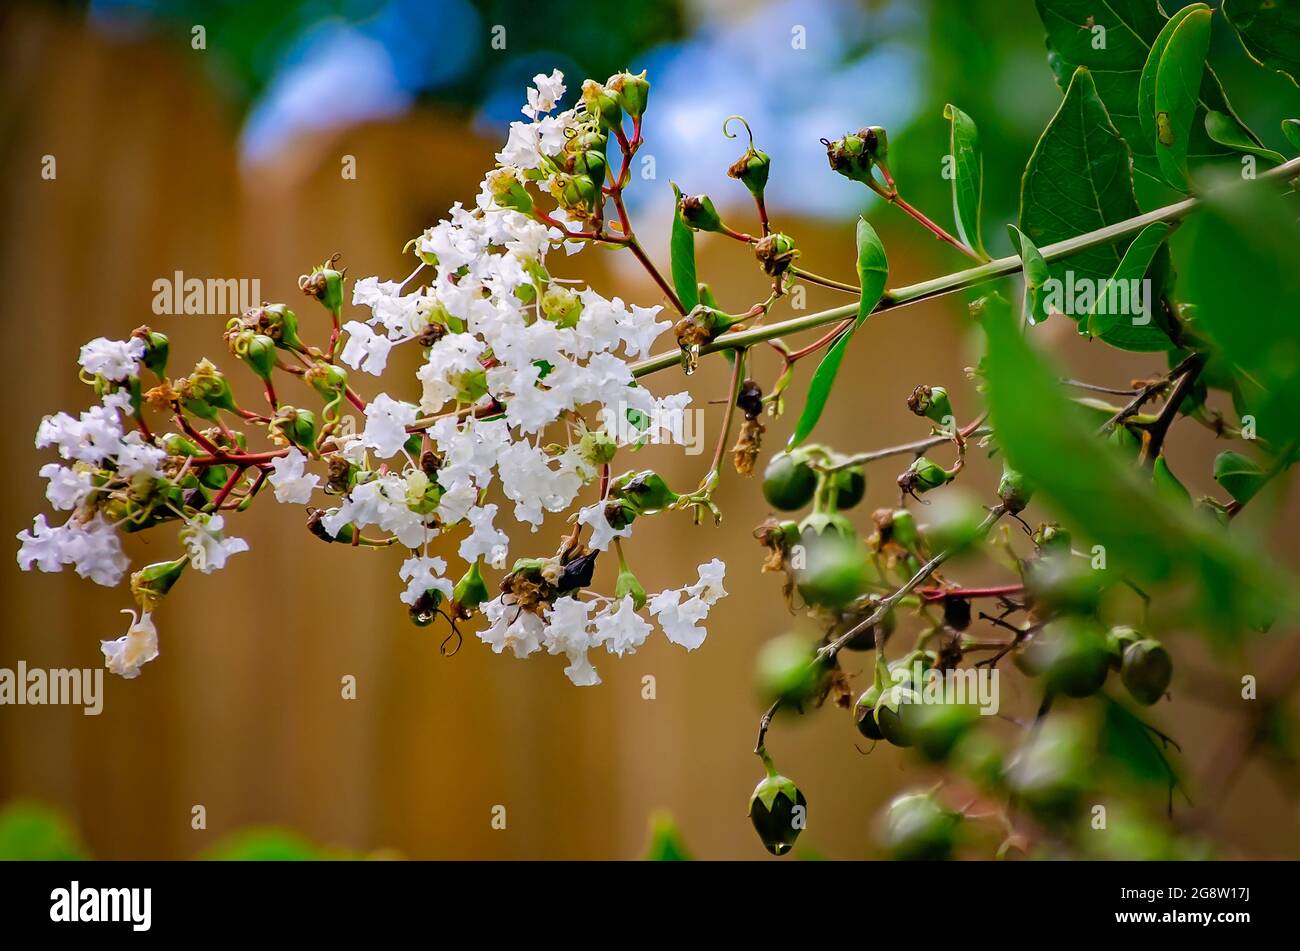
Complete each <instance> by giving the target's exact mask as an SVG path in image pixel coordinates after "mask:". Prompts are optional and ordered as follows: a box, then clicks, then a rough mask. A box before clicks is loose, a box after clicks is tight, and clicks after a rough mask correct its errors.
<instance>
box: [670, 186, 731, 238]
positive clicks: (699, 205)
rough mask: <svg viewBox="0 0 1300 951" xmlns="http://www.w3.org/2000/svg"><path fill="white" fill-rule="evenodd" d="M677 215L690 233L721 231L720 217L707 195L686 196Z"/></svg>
mask: <svg viewBox="0 0 1300 951" xmlns="http://www.w3.org/2000/svg"><path fill="white" fill-rule="evenodd" d="M678 214H680V215H681V218H682V221H684V222H686V225H687V227H689V228H690V229H691V230H692V231H715V232H717V231H722V217H721V216H720V215H719V214H718V209H717V208H715V207H713V200H712V199H711V198H709V196H708V195H686V196H685V197H683V198H682V203H681V207H680V209H679V211H678Z"/></svg>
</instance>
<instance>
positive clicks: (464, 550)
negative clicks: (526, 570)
mask: <svg viewBox="0 0 1300 951" xmlns="http://www.w3.org/2000/svg"><path fill="white" fill-rule="evenodd" d="M496 514H497V506H496V503H495V502H493V503H492V504H491V505H483V506H479V507H477V508H472V509H470V510H469V513H468V514H467V516H466V517H467V518H468V520H469V524H470V528H471V534H470V535H469V537H468V538H466V539H465V540H464V541H462V542H461V543H460V549H459V551H458V552H457V553H458V554H459V555H460V557H461V558H463V559H464V560H465V561H466V562H468V563H470V564H472V563H473V562H475V561H477V560H478V559H480V558H484V559H486V560H487V562H488V564H491V565H496V566H503V565H504V564H505V560H506V554H507V552H508V551H509V549H510V538H509V537H508V536H507V535H506V533H505V532H503V531H501V530H500V529H498V528H496V527H495V526H494V525H493V524H492V521H493V520H494V519H495V518H496Z"/></svg>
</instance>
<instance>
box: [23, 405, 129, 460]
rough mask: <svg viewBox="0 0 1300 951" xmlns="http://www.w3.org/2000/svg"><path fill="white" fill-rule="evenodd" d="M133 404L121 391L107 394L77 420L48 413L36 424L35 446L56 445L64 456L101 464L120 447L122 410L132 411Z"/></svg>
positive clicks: (63, 414)
mask: <svg viewBox="0 0 1300 951" xmlns="http://www.w3.org/2000/svg"><path fill="white" fill-rule="evenodd" d="M124 402H125V404H126V405H125V407H123V405H122V404H123V403H124ZM130 405H131V397H130V395H129V394H126V393H123V392H120V391H119V392H117V393H112V394H109V395H108V396H105V397H104V400H103V402H102V403H101V404H100V405H98V406H92V407H90V408H89V409H88V410H86V411H85V412H84V413H82V414H81V416H80V418H78V419H73V418H72V417H71V416H69V415H68V414H67V413H55V414H54V415H53V416H46V417H45V418H44V419H42V420H41V422H40V425H39V426H37V427H36V448H37V449H45V448H46V447H49V446H54V447H55V448H57V449H58V450H59V455H60V456H62V457H63V458H64V459H69V460H76V461H80V462H89V463H92V464H94V465H101V464H103V462H104V461H105V460H106V459H110V458H112V457H113V456H115V455H116V454H117V453H118V451H119V450H120V448H121V444H122V432H123V430H122V417H121V415H120V412H119V410H122V409H124V408H125V409H127V410H128V411H129V409H130Z"/></svg>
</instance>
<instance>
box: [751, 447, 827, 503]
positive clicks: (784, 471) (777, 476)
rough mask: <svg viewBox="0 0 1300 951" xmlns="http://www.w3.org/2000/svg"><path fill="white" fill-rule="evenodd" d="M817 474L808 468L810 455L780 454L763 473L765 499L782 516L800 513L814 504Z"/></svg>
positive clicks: (769, 461)
mask: <svg viewBox="0 0 1300 951" xmlns="http://www.w3.org/2000/svg"><path fill="white" fill-rule="evenodd" d="M816 489H817V474H816V473H815V472H813V469H812V466H810V465H809V464H808V457H807V453H804V452H800V451H799V450H795V451H794V452H778V453H777V454H776V455H774V456H773V457H772V458H771V459H769V460H768V463H767V468H766V469H765V470H764V472H763V498H765V499H767V503H768V505H771V506H772V507H773V508H776V509H780V510H781V511H783V512H793V511H795V510H796V509H801V508H803V507H804V506H805V505H807V504H808V503H809V502H811V501H812V497H813V493H814V492H815V491H816Z"/></svg>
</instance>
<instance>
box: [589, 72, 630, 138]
mask: <svg viewBox="0 0 1300 951" xmlns="http://www.w3.org/2000/svg"><path fill="white" fill-rule="evenodd" d="M581 102H582V105H583V107H584V108H585V109H586V111H587V114H588V115H594V116H599V118H600V126H601V129H602V130H603V129H610V128H618V127H620V126H622V124H623V107H622V105H621V104H620V102H619V100H618V97H617V96H615V95H614V93H612V92H611V91H610V90H608V89H606V88H605V87H604V86H602V85H601V84H600V83H598V82H596V81H595V80H594V79H588V80H587V81H586V82H584V83H583V84H582V98H581Z"/></svg>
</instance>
